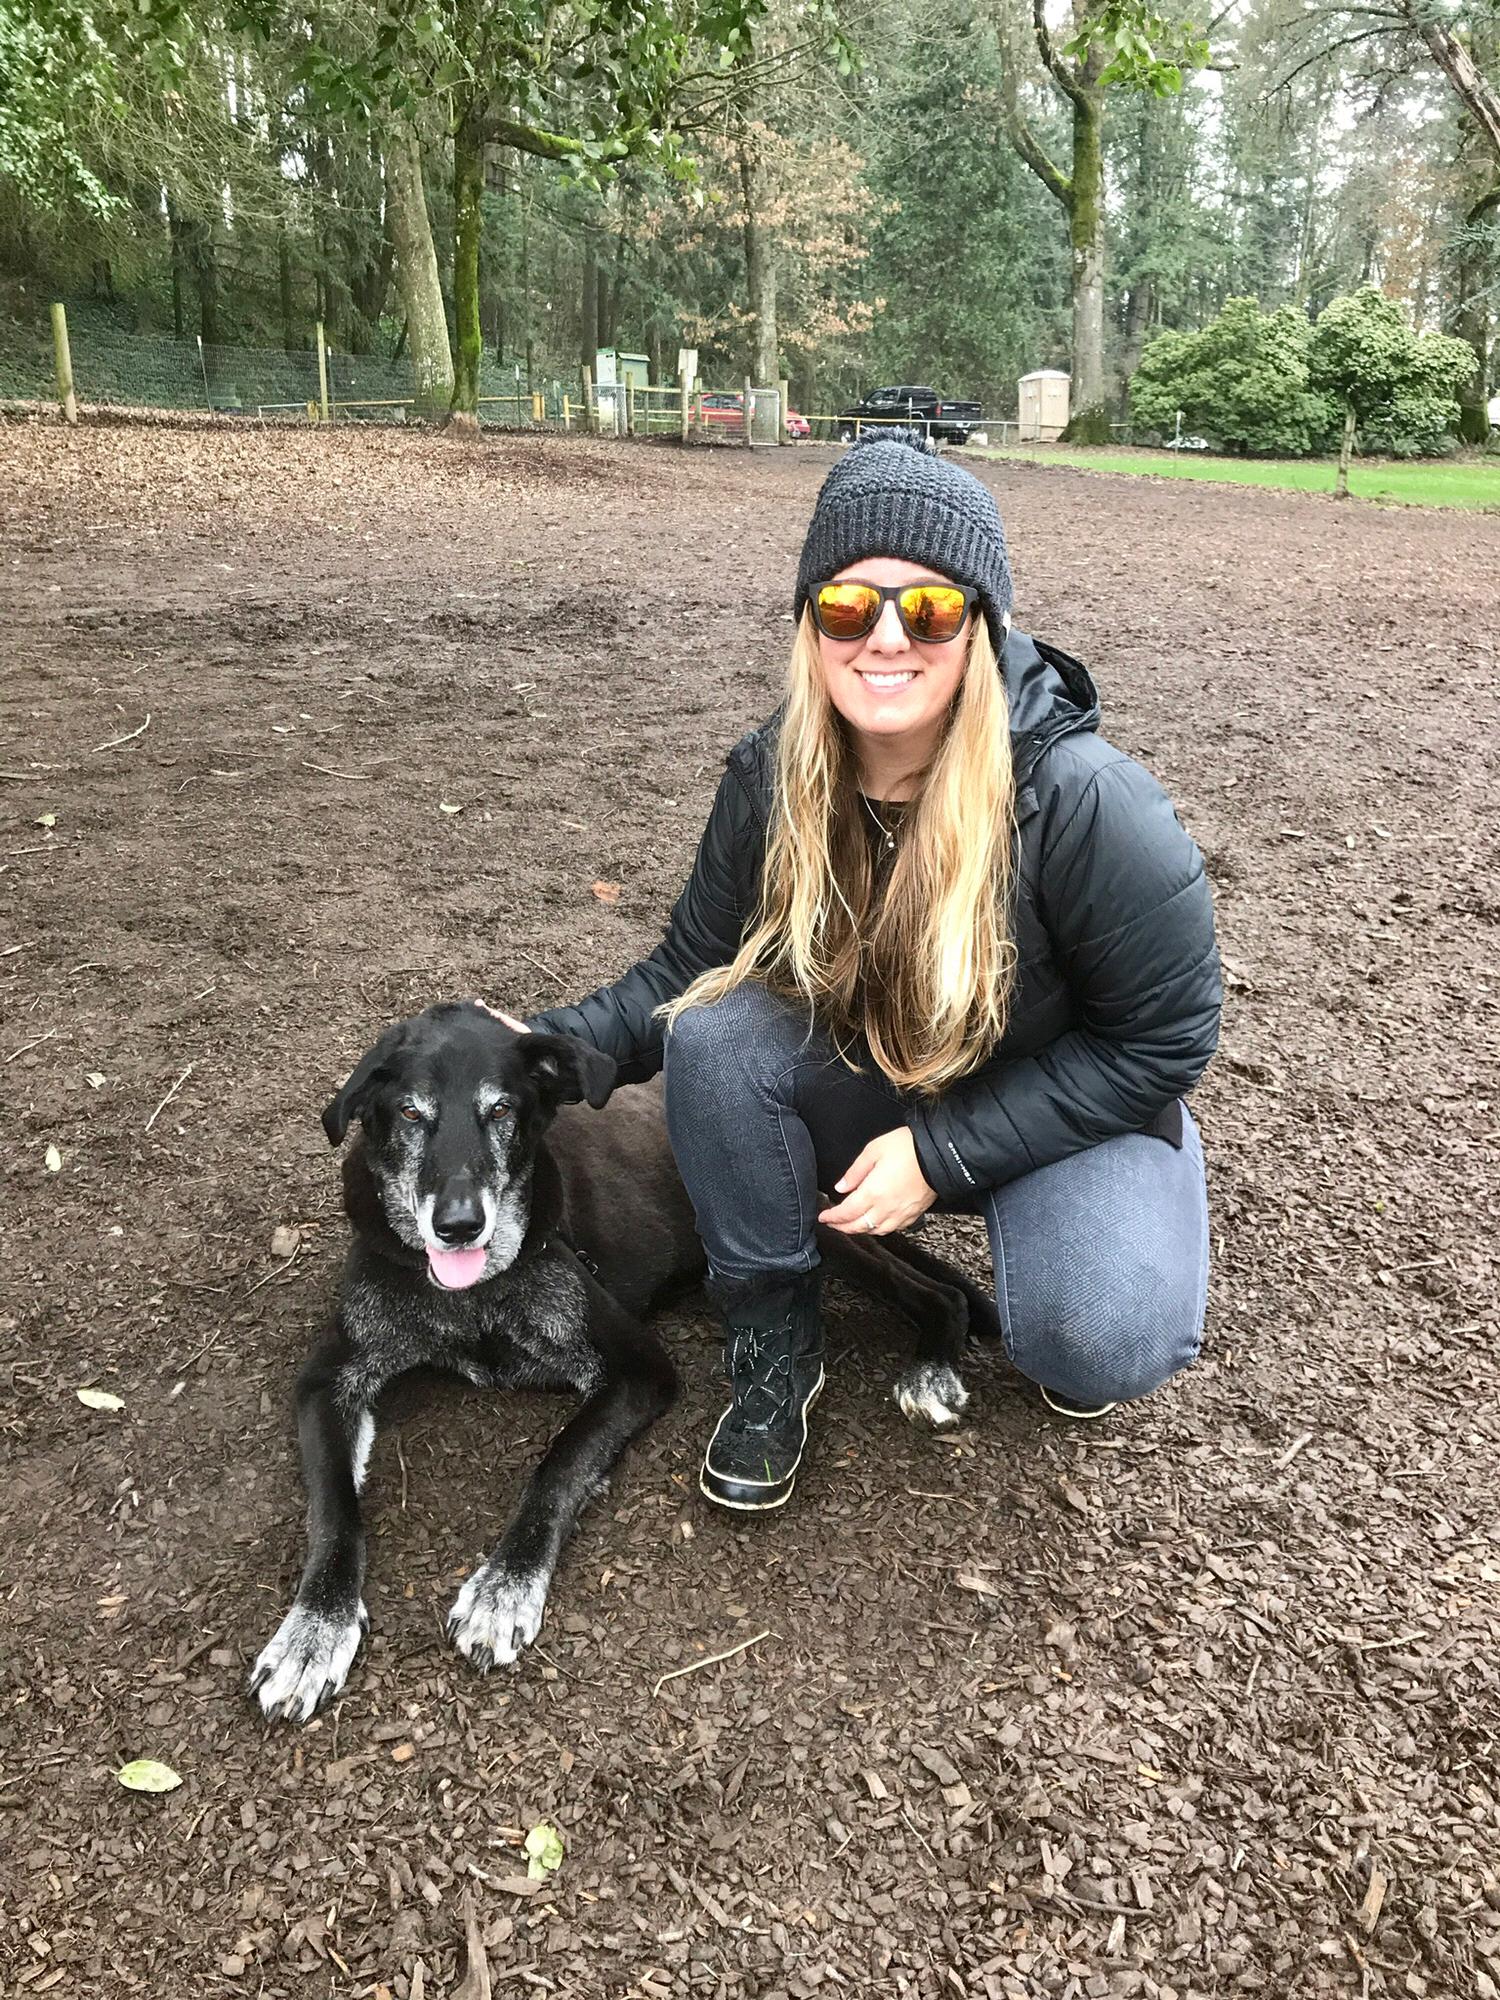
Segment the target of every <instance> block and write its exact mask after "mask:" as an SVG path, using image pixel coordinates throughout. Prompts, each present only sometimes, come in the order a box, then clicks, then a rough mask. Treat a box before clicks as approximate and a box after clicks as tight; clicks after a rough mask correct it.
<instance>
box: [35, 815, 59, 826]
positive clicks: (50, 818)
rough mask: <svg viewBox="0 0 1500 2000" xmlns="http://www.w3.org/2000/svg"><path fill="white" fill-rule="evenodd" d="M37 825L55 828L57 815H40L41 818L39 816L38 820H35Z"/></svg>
mask: <svg viewBox="0 0 1500 2000" xmlns="http://www.w3.org/2000/svg"><path fill="white" fill-rule="evenodd" d="M37 825H38V826H56V825H57V814H56V813H43V814H41V816H40V817H39V818H38V820H37Z"/></svg>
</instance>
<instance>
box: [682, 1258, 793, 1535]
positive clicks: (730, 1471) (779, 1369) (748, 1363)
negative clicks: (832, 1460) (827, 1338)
mask: <svg viewBox="0 0 1500 2000" xmlns="http://www.w3.org/2000/svg"><path fill="white" fill-rule="evenodd" d="M818 1285H819V1273H818V1272H817V1271H809V1272H807V1273H805V1274H802V1273H799V1274H798V1275H797V1276H796V1277H794V1278H790V1279H788V1280H786V1281H785V1282H782V1283H777V1284H774V1285H772V1286H764V1285H762V1286H759V1287H757V1288H754V1289H750V1288H747V1287H745V1286H736V1287H735V1288H734V1290H733V1291H732V1292H727V1291H724V1290H722V1289H721V1291H720V1293H719V1298H720V1307H721V1311H722V1314H723V1319H724V1372H725V1373H726V1374H727V1375H728V1377H729V1386H730V1388H731V1390H732V1391H733V1394H734V1400H733V1401H732V1402H731V1403H730V1405H729V1408H728V1409H727V1410H726V1411H725V1412H724V1414H723V1416H722V1417H720V1419H719V1422H718V1427H717V1429H716V1430H715V1431H714V1434H713V1436H712V1437H711V1438H710V1439H709V1441H708V1450H707V1451H706V1452H705V1454H704V1457H703V1471H702V1474H701V1475H700V1477H699V1480H698V1484H699V1486H700V1488H701V1489H702V1491H703V1492H704V1493H705V1494H706V1495H707V1496H708V1498H709V1499H710V1500H712V1501H714V1502H715V1503H716V1504H717V1505H718V1506H720V1507H732V1508H734V1509H736V1511H738V1512H740V1513H747V1514H759V1513H765V1512H768V1511H769V1510H770V1509H772V1508H774V1507H781V1506H784V1505H785V1503H786V1502H787V1501H788V1500H789V1499H790V1498H791V1493H792V1488H793V1486H795V1485H796V1483H797V1468H798V1466H799V1465H800V1464H801V1463H802V1454H803V1451H804V1450H805V1449H806V1446H807V1413H808V1411H809V1410H810V1409H811V1408H812V1406H813V1404H814V1403H815V1402H816V1401H817V1400H818V1397H819V1396H820V1394H821V1393H822V1389H823V1321H822V1317H821V1315H820V1314H819V1311H818Z"/></svg>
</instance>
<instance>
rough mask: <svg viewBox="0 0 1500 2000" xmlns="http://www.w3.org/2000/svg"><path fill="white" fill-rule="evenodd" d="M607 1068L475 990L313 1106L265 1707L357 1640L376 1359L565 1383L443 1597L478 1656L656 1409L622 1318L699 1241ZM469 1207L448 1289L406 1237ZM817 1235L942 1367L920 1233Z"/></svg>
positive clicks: (378, 1051)
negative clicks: (523, 1023)
mask: <svg viewBox="0 0 1500 2000" xmlns="http://www.w3.org/2000/svg"><path fill="white" fill-rule="evenodd" d="M614 1074H615V1066H614V1064H613V1063H612V1062H611V1061H610V1060H609V1058H608V1057H606V1056H602V1055H600V1054H599V1053H598V1052H597V1051H596V1050H594V1049H592V1048H590V1047H588V1046H587V1045H585V1044H584V1043H582V1042H579V1041H576V1040H574V1039H573V1038H572V1037H570V1036H561V1035H516V1034H515V1033H513V1032H512V1030H510V1029H509V1028H507V1027H506V1026H505V1025H504V1024H503V1023H502V1022H500V1021H499V1020H497V1019H496V1018H495V1017H494V1016H493V1015H491V1014H490V1013H488V1012H487V1010H485V1009H483V1008H481V1007H478V1006H475V1005H473V1004H461V1005H443V1006H438V1007H432V1008H429V1009H428V1010H427V1012H426V1013H424V1014H420V1015H417V1016H415V1017H414V1018H413V1019H411V1020H407V1021H402V1022H399V1023H397V1024H396V1025H395V1026H394V1027H392V1028H390V1029H388V1030H387V1032H386V1033H385V1034H383V1035H382V1036H381V1038H380V1040H379V1041H378V1042H377V1043H376V1044H375V1046H374V1047H373V1048H372V1049H371V1050H370V1051H369V1052H368V1054H366V1055H365V1056H364V1057H363V1058H362V1059H361V1060H360V1062H359V1063H358V1065H357V1066H356V1068H355V1070H354V1072H353V1074H352V1075H351V1076H350V1077H349V1080H348V1081H347V1082H346V1083H345V1084H344V1086H343V1087H342V1089H340V1090H339V1091H338V1092H337V1094H336V1095H335V1096H334V1098H333V1100H332V1102H331V1103H330V1104H329V1105H328V1107H327V1109H326V1110H325V1111H324V1113H323V1125H324V1129H325V1131H326V1132H327V1134H328V1137H329V1140H330V1141H331V1142H332V1143H333V1144H334V1145H338V1144H340V1143H341V1142H342V1140H343V1139H344V1138H345V1136H346V1135H347V1133H348V1131H349V1128H350V1126H351V1125H352V1124H355V1123H358V1124H359V1125H360V1127H361V1132H360V1137H359V1139H358V1140H357V1142H356V1143H355V1145H354V1146H352V1147H351V1148H350V1150H349V1152H348V1154H347V1156H346V1158H345V1161H344V1169H343V1181H344V1205H345V1209H346V1212H347V1214H348V1218H349V1222H350V1225H351V1228H352V1231H353V1242H352V1244H351V1247H350V1250H349V1255H348V1260H347V1262H346V1265H345V1268H344V1276H343V1284H342V1291H341V1296H340V1300H339V1306H338V1311H337V1315H336V1319H335V1323H334V1327H333V1329H332V1331H331V1333H330V1334H329V1336H328V1338H327V1339H326V1340H325V1341H324V1342H323V1344H322V1345H321V1346H320V1347H318V1348H317V1349H316V1351H315V1352H314V1353H313V1355H312V1356H311V1358H310V1359H309V1360H308V1362H307V1364H306V1366H305V1367H304V1368H303V1370H302V1374H301V1377H300V1379H299V1382H298V1386H297V1417H298V1432H299V1437H300V1443H301V1456H302V1470H303V1478H304V1481H305V1484H306V1487H307V1496H308V1541H309V1551H308V1556H307V1561H306V1566H305V1568H304V1571H303V1575H302V1580H301V1583H300V1585H299V1587H298V1591H297V1597H296V1601H295V1602H294V1604H293V1606H292V1609H291V1610H290V1611H289V1612H288V1614H287V1617H286V1618H285V1619H284V1620H283V1622H282V1625H281V1626H280V1628H279V1629H278V1631H277V1632H276V1634H275V1635H274V1636H273V1638H272V1640H271V1641H270V1643H269V1644H268V1645H267V1646H266V1648H265V1649H264V1650H263V1651H262V1653H261V1654H260V1656H259V1658H258V1659H257V1661H256V1663H255V1666H254V1667H253V1669H252V1671H251V1676H250V1688H251V1692H252V1693H255V1694H257V1695H258V1697H259V1700H260V1703H261V1706H262V1708H263V1709H264V1710H265V1712H266V1714H267V1715H268V1716H271V1717H273V1718H274V1717H284V1718H286V1719H288V1720H292V1721H305V1720H307V1718H308V1717H309V1716H311V1715H312V1714H314V1713H315V1712H316V1711H317V1709H318V1708H320V1707H321V1706H322V1705H323V1703H324V1702H326V1701H328V1700H329V1699H331V1698H332V1696H334V1695H335V1694H336V1693H337V1692H338V1691H339V1689H340V1688H341V1687H342V1685H343V1683H344V1679H345V1677H346V1675H347V1673H348V1670H349V1667H350V1665H351V1663H352V1661H353V1658H354V1655H355V1653H356V1652H357V1650H358V1647H359V1642H360V1637H361V1635H362V1633H363V1631H364V1629H365V1625H366V1622H367V1621H366V1615H365V1610H364V1604H363V1600H362V1591H363V1584H364V1570H365V1542H364V1530H363V1525H362V1521H361V1517H360V1507H359V1489H360V1485H361V1483H362V1473H363V1461H364V1460H365V1459H367V1457H368V1452H369V1447H370V1443H371V1440H372V1438H373V1433H374V1409H375V1405H376V1402H377V1399H378V1398H379V1396H380V1394H381V1391H382V1390H383V1389H384V1388H385V1387H386V1386H387V1385H388V1384H389V1383H390V1382H392V1381H393V1380H394V1379H395V1378H396V1377H397V1376H398V1375H401V1374H404V1373H405V1372H406V1371H407V1370H409V1369H412V1368H417V1367H438V1368H445V1369H449V1370H452V1371H454V1372H456V1373H458V1374H460V1375H463V1376H465V1377H466V1378H467V1379H469V1380H470V1381H472V1382H474V1383H476V1384H478V1385H480V1386H482V1387H485V1388H493V1389H504V1388H511V1387H521V1386H525V1387H542V1388H554V1389H568V1390H572V1391H574V1392H575V1393H576V1394H578V1395H580V1396H582V1398H583V1399H584V1400H583V1402H582V1403H581V1405H580V1407H579V1408H578V1409H577V1410H576V1411H575V1413H574V1414H573V1416H572V1417H571V1418H570V1419H569V1420H568V1422H567V1423H566V1424H565V1425H564V1426H563V1429H562V1430H561V1431H560V1432H559V1434H558V1436H557V1437H556V1438H555V1439H554V1440H553V1443H552V1445H551V1447H550V1448H549V1450H548V1451H547V1453H546V1455H545V1457H544V1458H543V1459H542V1462H541V1463H540V1465H538V1467H537V1468H536V1470H535V1471H534V1472H533V1474H532V1476H531V1478H530V1480H529V1481H528V1483H527V1486H526V1489H525V1491H524V1493H523V1495H522V1498H521V1501H520V1503H519V1505H518V1507H517V1509H516V1513H515V1516H514V1518H513V1520H512V1521H511V1523H510V1525H509V1527H508V1528H507V1529H506V1531H505V1534H504V1536H503V1537H502V1539H501V1541H500V1543H499V1545H498V1547H497V1548H496V1549H495V1551H494V1553H493V1554H492V1555H491V1556H490V1557H489V1559H488V1560H487V1561H486V1562H485V1563H484V1565H483V1566H482V1568H481V1569H479V1570H478V1571H477V1572H476V1573H475V1574H474V1575H473V1576H472V1577H470V1579H469V1580H468V1582H467V1583H466V1584H465V1585H464V1588H463V1590H462V1591H461V1592H460V1594H459V1597H458V1600H457V1602H456V1603H455V1605H454V1607H453V1610H452V1613H451V1614H450V1618H449V1633H450V1636H451V1637H452V1639H453V1641H454V1643H455V1645H457V1646H458V1648H459V1650H460V1651H462V1652H463V1653H464V1654H465V1655H466V1656H467V1657H468V1658H469V1659H470V1660H472V1661H473V1662H474V1664H475V1665H477V1666H478V1667H480V1668H481V1669H486V1668H488V1667H489V1666H491V1665H493V1664H495V1663H496V1662H497V1661H508V1660H512V1659H514V1658H515V1656H516V1653H517V1652H518V1651H519V1649H520V1648H521V1647H522V1646H524V1645H526V1644H529V1643H530V1641H531V1640H532V1639H533V1638H535V1636H536V1632H537V1629H538V1626H539V1624H540V1621H541V1615H542V1607H543V1604H544V1603H545V1599H546V1594H547V1589H548V1587H549V1585H550V1582H551V1578H552V1574H553V1570H554V1568H555V1566H556V1563H557V1560H558V1557H559V1555H560V1552H561V1549H562V1546H563V1543H564V1542H565V1541H566V1539H567V1537H568V1535H569V1534H570V1533H571V1531H572V1529H573V1526H574V1524H575V1522H576V1520H577V1518H578V1515H579V1512H580V1510H581V1509H582V1507H583V1506H584V1504H585V1503H586V1501H587V1500H588V1499H589V1497H590V1496H591V1495H592V1494H593V1493H595V1492H596V1491H598V1490H599V1489H600V1488H601V1487H602V1486H603V1485H604V1484H605V1482H606V1481H607V1479H608V1476H609V1473H610V1471H611V1470H612V1468H613V1466H614V1465H615V1462H616V1461H617V1459H618V1458H619V1456H620V1454H621V1452H622V1451H623V1450H624V1449H625V1447H626V1445H627V1444H629V1442H630V1441H631V1439H632V1438H634V1437H635V1436H637V1435H638V1434H639V1433H640V1432H641V1431H642V1430H644V1429H645V1428H646V1426H647V1425H648V1424H650V1423H651V1422H652V1421H653V1420H654V1419H655V1418H656V1417H658V1416H660V1415H661V1413H662V1412H663V1411H664V1410H665V1409H666V1408H667V1407H668V1406H669V1405H670V1403H671V1401H672V1399H673V1396H674V1394H675V1393H676V1376H675V1372H674V1370H673V1367H672V1363H671V1361H670V1359H669V1358H668V1356H667V1354H666V1351H665V1350H664V1349H663V1347H662V1346H661V1345H660V1343H659V1342H658V1341H657V1339H656V1337H655V1336H654V1334H652V1333H651V1332H650V1331H649V1330H648V1329H647V1327H646V1326H645V1325H644V1323H643V1320H644V1315H645V1314H646V1313H647V1312H648V1311H649V1310H650V1308H651V1307H652V1306H653V1305H655V1304H657V1303H659V1302H660V1301H661V1300H662V1299H663V1298H664V1297H666V1296H668V1295H669V1294H671V1293H673V1292H675V1291H680V1290H684V1289H686V1288H687V1287H689V1286H691V1285H692V1284H694V1283H696V1282H697V1281H698V1280H699V1279H700V1278H701V1277H702V1275H703V1271H704V1263H703V1252H702V1246H701V1244H700V1242H699V1239H698V1236H697V1232H696V1229H695V1226H694V1220H693V1213H692V1209H691V1206H690V1204H689V1202H688V1200H687V1196H686V1193H685V1191H684V1189H683V1187H682V1184H681V1182H680V1180H679V1179H678V1176H677V1172H676V1168H675V1166H674V1164H673V1161H672V1156H671V1149H670V1147H669V1145H668V1143H667V1137H666V1129H665V1121H664V1118H663V1115H662V1104H661V1096H660V1091H659V1088H655V1087H652V1086H646V1087H642V1088H639V1089H631V1090H628V1091H625V1092H623V1093H622V1094H621V1095H620V1096H618V1097H617V1098H615V1100H614V1102H613V1103H612V1104H609V1108H608V1111H607V1113H606V1114H605V1115H602V1116H601V1115H600V1113H601V1112H602V1111H603V1110H604V1107H605V1106H606V1104H607V1103H608V1102H609V1099H610V1095H611V1091H612V1088H613V1082H614ZM586 1105H587V1106H588V1107H591V1108H590V1109H584V1107H585V1106H586ZM419 1212H424V1213H425V1217H426V1226H425V1227H424V1226H423V1223H422V1221H420V1220H419ZM480 1217H482V1218H483V1223H484V1228H485V1230H487V1232H488V1235H487V1240H486V1244H485V1249H484V1257H485V1263H484V1275H483V1276H482V1277H481V1278H480V1279H479V1281H478V1282H477V1283H475V1284H473V1285H472V1286H470V1287H469V1288H468V1289H463V1290H447V1289H445V1288H444V1287H443V1285H441V1284H439V1283H438V1282H437V1281H436V1279H435V1277H434V1275H433V1269H434V1268H435V1266H434V1265H432V1264H431V1263H430V1262H429V1255H428V1249H427V1247H425V1246H426V1245H428V1244H431V1243H432V1242H433V1241H434V1240H435V1235H436V1233H437V1224H438V1223H440V1222H442V1221H443V1220H444V1218H447V1219H448V1220H450V1221H452V1220H453V1219H455V1218H456V1219H457V1220H456V1222H454V1226H455V1227H463V1226H464V1222H465V1218H470V1219H473V1220H474V1221H475V1224H476V1226H475V1227H474V1229H473V1231H472V1234H473V1235H474V1236H476V1237H477V1236H480V1235H481V1231H480V1229H479V1227H478V1218H480ZM819 1238H820V1247H821V1248H822V1251H823V1254H824V1256H825V1259H826V1260H827V1261H828V1262H829V1263H830V1265H831V1266H832V1267H833V1268H834V1269H835V1270H838V1269H840V1268H842V1269H843V1270H844V1271H845V1272H846V1273H847V1274H848V1275H851V1276H853V1277H854V1278H855V1279H856V1280H857V1281H858V1282H860V1283H861V1284H862V1285H863V1286H864V1287H865V1288H866V1289H869V1290H871V1291H874V1292H876V1293H879V1294H884V1295H885V1296H887V1297H888V1298H889V1299H890V1300H891V1302H892V1303H893V1304H895V1305H896V1306H897V1307H898V1309H900V1310H902V1311H904V1312H906V1313H907V1314H908V1315H909V1316H910V1317H911V1318H913V1319H914V1320H915V1321H916V1322H917V1324H918V1326H919V1327H920V1328H921V1335H920V1339H919V1343H918V1348H917V1351H916V1354H915V1355H914V1357H913V1362H912V1366H911V1368H909V1369H908V1371H907V1375H906V1376H904V1377H903V1381H907V1380H908V1379H914V1371H917V1370H925V1371H927V1372H928V1373H929V1374H930V1371H931V1370H932V1369H933V1368H937V1369H939V1370H941V1369H944V1368H946V1369H949V1370H950V1371H951V1369H952V1367H953V1365H954V1364H955V1363H956V1361H957V1359H958V1358H959V1356H960V1355H961V1353H962V1350H963V1346H964V1343H965V1340H966V1338H967V1336H968V1333H969V1331H970V1326H971V1311H970V1306H969V1304H968V1303H967V1302H966V1299H965V1296H964V1293H963V1291H961V1290H959V1289H957V1285H958V1283H959V1282H960V1281H959V1280H958V1279H957V1275H956V1274H955V1273H951V1272H948V1271H947V1268H946V1266H943V1265H941V1264H939V1263H938V1262H937V1260H935V1259H931V1258H928V1257H925V1256H923V1255H922V1253H920V1252H918V1253H915V1257H913V1260H912V1263H907V1262H904V1261H901V1258H902V1256H903V1254H904V1255H905V1256H907V1257H912V1252H911V1251H910V1250H909V1249H907V1248H906V1246H903V1248H902V1251H900V1252H896V1253H895V1254H892V1248H891V1247H890V1246H893V1245H894V1243H895V1239H890V1245H887V1244H886V1243H884V1242H882V1241H881V1240H880V1239H877V1240H875V1241H864V1242H858V1241H856V1240H855V1239H853V1238H848V1237H844V1236H841V1235H839V1234H837V1233H836V1232H831V1231H826V1230H824V1231H820V1232H819ZM447 1240H448V1241H449V1243H450V1244H451V1243H452V1242H453V1241H454V1240H455V1239H454V1238H453V1237H452V1235H451V1234H450V1236H449V1237H448V1239H447ZM470 1254H471V1255H472V1254H474V1252H473V1251H472V1250H471V1252H470ZM914 1264H915V1265H918V1266H919V1267H920V1268H913V1265H914ZM990 1313H991V1315H993V1308H992V1307H991V1308H990ZM924 1379H925V1377H924ZM955 1379H956V1378H955ZM961 1394H962V1391H961V1389H960V1395H961ZM903 1407H905V1404H904V1403H903Z"/></svg>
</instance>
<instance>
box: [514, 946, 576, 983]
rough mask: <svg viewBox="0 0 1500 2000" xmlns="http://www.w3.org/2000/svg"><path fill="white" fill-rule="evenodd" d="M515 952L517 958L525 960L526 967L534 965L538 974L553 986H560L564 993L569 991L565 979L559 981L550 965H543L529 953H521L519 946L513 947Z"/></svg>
mask: <svg viewBox="0 0 1500 2000" xmlns="http://www.w3.org/2000/svg"><path fill="white" fill-rule="evenodd" d="M515 951H516V953H517V955H518V956H519V957H521V958H524V959H525V961H526V963H527V964H528V965H534V966H535V967H536V969H537V971H538V972H544V973H545V974H546V975H547V977H548V978H549V979H550V980H551V981H552V984H553V985H554V986H560V987H561V988H562V990H563V992H564V993H567V992H570V991H571V988H570V987H569V985H568V982H567V981H566V980H565V979H560V978H559V977H558V975H557V974H556V973H555V972H554V971H553V970H552V967H551V966H550V965H543V963H542V961H541V960H540V959H539V958H533V957H532V955H531V953H530V952H529V951H522V950H521V947H520V946H519V945H517V946H515Z"/></svg>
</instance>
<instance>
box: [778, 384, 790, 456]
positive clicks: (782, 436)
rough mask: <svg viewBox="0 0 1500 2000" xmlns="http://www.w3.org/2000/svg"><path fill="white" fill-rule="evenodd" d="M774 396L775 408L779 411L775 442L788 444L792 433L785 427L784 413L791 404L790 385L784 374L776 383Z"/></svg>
mask: <svg viewBox="0 0 1500 2000" xmlns="http://www.w3.org/2000/svg"><path fill="white" fill-rule="evenodd" d="M776 396H777V408H778V413H779V421H778V423H777V425H776V442H777V443H778V444H790V443H791V441H792V434H791V432H790V431H789V430H788V429H787V424H786V415H787V410H788V408H789V406H790V404H791V399H792V385H791V383H790V382H788V381H787V379H786V377H785V376H783V377H782V379H781V380H780V381H779V382H778V383H777V384H776Z"/></svg>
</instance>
